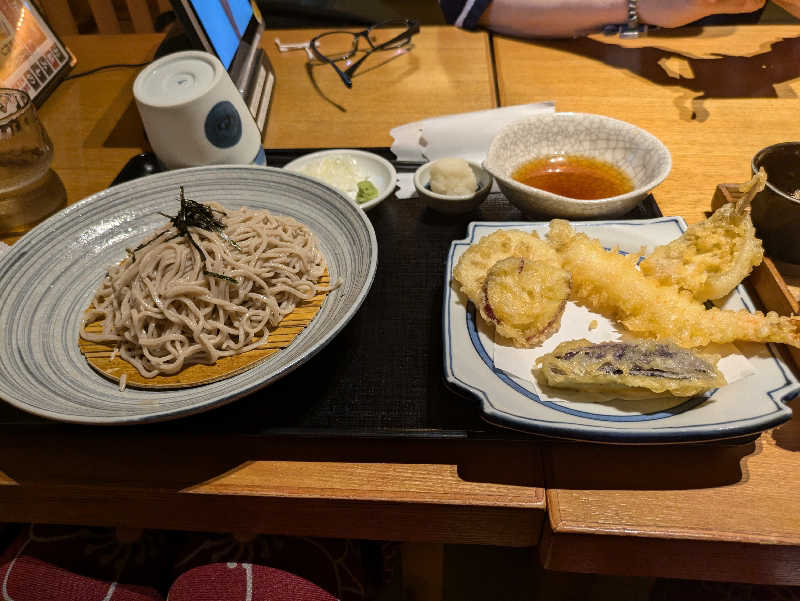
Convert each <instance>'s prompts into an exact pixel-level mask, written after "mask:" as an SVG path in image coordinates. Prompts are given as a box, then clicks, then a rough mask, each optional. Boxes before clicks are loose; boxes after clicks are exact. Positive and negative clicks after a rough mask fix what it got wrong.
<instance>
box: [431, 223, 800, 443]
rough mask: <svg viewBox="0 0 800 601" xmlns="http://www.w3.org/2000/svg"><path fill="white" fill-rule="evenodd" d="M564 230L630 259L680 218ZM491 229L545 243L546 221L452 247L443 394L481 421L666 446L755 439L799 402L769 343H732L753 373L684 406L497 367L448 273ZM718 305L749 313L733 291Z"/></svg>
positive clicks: (490, 345) (487, 338)
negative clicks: (597, 395)
mask: <svg viewBox="0 0 800 601" xmlns="http://www.w3.org/2000/svg"><path fill="white" fill-rule="evenodd" d="M572 225H573V227H574V228H575V229H576V230H577V231H579V232H585V233H587V234H588V235H589V236H592V237H593V238H597V239H598V240H600V241H601V242H602V244H603V246H605V247H606V248H612V247H615V246H618V247H619V249H620V251H622V252H630V253H638V252H639V251H640V249H641V248H642V247H643V246H644V247H646V248H648V249H652V248H653V247H655V246H658V245H661V244H665V243H667V242H669V241H670V240H672V239H674V238H676V237H677V236H679V235H680V234H681V233H682V232H684V231H685V230H686V222H685V221H684V220H683V219H682V218H680V217H660V218H657V219H646V220H629V221H625V220H618V221H584V222H580V221H575V222H573V223H572ZM498 229H519V230H524V231H530V232H536V233H538V234H539V236H540V237H542V238H544V237H545V235H546V233H547V231H548V229H549V224H548V223H547V222H536V223H531V222H514V223H498V222H472V223H470V225H469V228H468V230H467V237H466V238H465V239H463V240H455V241H453V243H452V244H451V246H450V252H449V254H448V258H447V264H446V267H445V281H444V305H443V312H444V315H443V319H442V333H443V341H444V372H445V378H446V380H447V383H448V384H449V385H450V386H451V387H453V388H455V389H457V390H458V391H459V392H461V393H463V394H465V395H466V396H468V397H470V398H471V399H475V400H477V401H478V403H479V405H480V408H481V412H482V416H483V418H484V419H485V420H486V421H488V422H491V423H493V424H496V425H499V426H504V427H507V428H512V429H515V430H524V431H528V432H532V433H535V434H541V435H545V436H552V437H557V438H566V439H571V440H583V441H593V442H609V443H617V444H620V443H636V444H643V443H652V444H665V443H679V442H680V443H682V442H701V441H710V440H722V439H732V438H739V437H744V436H754V435H756V434H758V433H759V432H762V431H764V430H767V429H769V428H773V427H775V426H777V425H779V424H781V423H783V422H785V421H787V420H789V419H790V418H791V416H792V410H791V409H790V408H789V407H788V406H787V403H788V402H789V401H790V400H792V399H793V398H795V397H798V396H800V381H798V379H797V377H796V376H795V375H794V373H793V372H792V370H791V369H790V368H789V366H788V365H787V364H786V362H785V361H784V359H783V357H782V355H781V353H780V351H779V350H778V348H777V347H776V345H773V344H760V343H746V342H742V343H740V344H737V348H738V350H739V353H740V354H741V355H742V356H743V357H745V358H746V360H747V361H748V362H749V364H750V367H751V368H752V373H751V374H750V375H747V376H745V377H743V378H741V379H739V380H736V381H732V382H731V383H729V384H727V385H725V386H722V387H720V388H717V389H714V390H710V391H708V392H706V393H704V394H702V395H699V396H696V397H693V398H690V399H684V398H675V399H647V400H645V401H618V400H611V401H607V402H601V401H598V400H597V399H593V398H591V397H589V396H588V395H586V396H584V395H582V394H581V393H572V392H571V391H559V390H557V389H550V390H548V391H545V390H542V389H541V387H539V386H538V385H537V384H536V383H534V382H533V381H531V380H529V379H527V378H525V379H523V378H521V377H519V375H515V374H512V373H510V372H507V371H505V370H503V369H501V368H498V366H497V365H495V361H494V357H495V354H494V353H495V350H494V348H495V347H494V340H493V336H492V334H493V332H492V331H491V328H487V327H485V324H484V322H482V321H481V320H480V318H476V316H475V311H474V307H473V305H472V303H470V302H469V301H468V300H467V299H466V296H464V295H463V294H461V293H459V292H458V291H457V289H456V288H457V286H456V285H454V284H453V282H452V274H453V267H454V266H455V265H456V264H457V263H458V260H459V258H460V257H461V255H462V254H463V253H464V252H465V251H466V250H467V248H469V246H470V244H472V243H474V242H476V241H477V240H479V239H480V238H482V237H484V236H486V235H488V234H490V233H492V232H494V231H497V230H498ZM721 308H723V309H734V310H747V311H749V312H751V313H752V312H753V311H755V303H754V301H753V299H752V298H751V297H750V295H749V293H748V292H747V289H746V288H745V287H744V286H743V285H739V286H738V287H736V288H735V289H734V290H733V292H731V294H730V295H729V296H728V297H726V299H725V302H724V303H723V304H722V305H721ZM584 319H585V320H586V323H585V324H581V327H585V328H586V330H587V331H589V330H591V329H592V325H591V324H590V321H589V320H590V319H591V314H590V313H587V314H586V315H585V316H584ZM556 336H558V334H556ZM587 337H589V336H587ZM512 352H516V351H512ZM519 352H525V351H524V350H521V351H519ZM531 367H532V366H531Z"/></svg>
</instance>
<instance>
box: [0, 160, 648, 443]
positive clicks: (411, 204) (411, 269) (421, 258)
mask: <svg viewBox="0 0 800 601" xmlns="http://www.w3.org/2000/svg"><path fill="white" fill-rule="evenodd" d="M314 150H319V149H292V150H272V151H270V150H267V163H268V164H269V165H270V166H277V167H280V166H282V165H284V164H286V163H288V162H289V161H291V160H293V159H295V158H297V157H298V156H301V155H303V154H306V153H307V152H312V151H314ZM363 150H368V151H371V152H375V153H377V154H380V155H381V156H384V157H385V158H387V159H388V160H390V161H391V162H392V163H393V164H394V165H395V167H396V169H397V171H398V172H399V173H403V172H406V173H407V172H412V171H414V170H415V169H416V168H417V167H418V166H419V165H418V164H414V163H403V162H398V161H396V160H395V159H394V155H393V154H392V153H391V151H389V149H388V148H365V149H363ZM160 170H161V169H160V167H159V165H158V163H157V161H156V160H155V157H154V155H152V154H141V155H137V156H135V157H133V158H132V159H131V160H130V161H129V162H128V164H127V165H126V166H125V167H124V168H123V170H122V171H121V172H120V173H119V175H118V176H117V177H116V178H115V179H114V181H113V182H110V183H111V184H112V185H113V184H118V183H121V182H123V181H127V180H131V179H135V178H137V177H143V176H146V175H150V174H152V173H156V172H158V171H160ZM368 215H369V218H370V220H371V221H372V224H373V226H374V228H375V234H376V236H377V239H378V247H379V249H378V271H377V274H376V277H375V281H374V284H373V286H372V289H371V290H370V293H369V295H368V296H367V299H366V300H365V302H364V304H363V306H362V307H361V309H360V310H359V312H358V313H357V314H356V316H355V317H354V318H353V319H352V321H351V322H350V323H349V324H348V325H347V326H346V327H345V328H344V330H342V332H341V333H340V334H339V335H338V336H337V337H336V338H335V339H334V340H333V341H332V342H331V343H330V344H329V345H328V346H327V347H326V348H325V349H323V350H322V351H321V352H320V353H319V354H318V355H316V356H315V357H314V358H313V359H312V360H310V361H309V362H308V363H306V364H304V365H302V366H301V367H299V368H298V369H297V370H295V371H294V372H292V373H290V374H289V375H287V376H286V377H284V378H282V379H281V380H279V381H278V382H275V383H274V384H272V385H270V386H268V387H267V388H264V389H262V390H260V391H258V392H257V393H255V394H253V395H251V396H249V397H247V398H244V399H241V400H239V401H236V402H234V403H231V404H229V405H226V406H224V407H221V408H219V409H215V410H212V411H209V412H206V413H203V414H199V415H195V416H191V417H187V418H183V419H180V420H176V421H171V422H164V423H160V424H151V425H146V426H125V427H124V428H148V429H157V430H159V431H165V430H166V431H175V432H186V433H190V432H193V431H214V432H217V433H225V432H230V433H241V434H262V435H263V434H274V435H298V436H325V437H331V436H351V437H435V438H441V437H466V436H470V437H488V438H501V437H502V438H527V437H528V436H529V435H526V434H524V433H519V432H515V431H512V430H505V429H502V428H499V427H496V426H493V425H491V424H489V423H487V422H485V421H483V420H482V419H481V412H480V408H479V406H478V403H477V401H475V400H473V399H471V398H467V397H464V396H462V395H460V394H458V393H456V392H455V391H453V390H451V389H449V388H448V387H447V385H446V384H445V381H444V377H443V370H442V360H443V347H442V331H441V328H442V294H443V290H442V286H443V282H444V268H445V261H446V256H447V252H448V249H449V248H450V243H451V242H452V241H453V240H456V239H462V238H463V237H464V236H465V234H466V230H467V225H468V224H469V222H471V221H525V220H526V219H525V218H524V217H523V215H522V213H521V212H520V211H519V210H518V209H517V208H516V207H514V206H513V205H512V204H510V203H509V202H508V201H507V200H506V199H505V197H504V196H503V195H502V194H499V193H498V194H495V193H493V194H491V195H490V196H489V198H488V199H487V200H486V201H485V202H484V203H483V204H482V205H481V206H480V207H479V208H478V209H477V210H476V211H474V212H472V213H469V214H466V215H459V216H444V215H441V214H439V213H436V212H435V211H432V210H430V209H427V208H426V207H425V206H424V205H423V203H422V201H421V200H420V199H419V198H417V197H412V198H408V199H398V198H389V199H387V200H386V201H384V202H383V203H381V204H380V205H378V206H377V207H375V208H374V209H372V210H370V211H369V213H368ZM660 216H661V211H660V210H659V208H658V205H657V204H656V202H655V200H654V199H653V197H652V196H649V197H647V198H646V199H645V200H644V201H643V202H642V203H641V204H640V205H639V206H637V207H636V208H635V209H634V210H633V211H631V213H629V214H628V215H626V216H625V218H628V219H648V218H652V217H660ZM0 426H3V427H6V428H9V427H13V426H18V427H34V428H42V427H52V428H63V429H75V428H80V427H85V426H72V425H67V424H59V423H54V422H48V421H46V420H43V419H41V418H38V417H35V416H32V415H29V414H26V413H23V412H21V411H19V410H17V409H15V408H13V407H11V406H10V405H7V404H5V403H0Z"/></svg>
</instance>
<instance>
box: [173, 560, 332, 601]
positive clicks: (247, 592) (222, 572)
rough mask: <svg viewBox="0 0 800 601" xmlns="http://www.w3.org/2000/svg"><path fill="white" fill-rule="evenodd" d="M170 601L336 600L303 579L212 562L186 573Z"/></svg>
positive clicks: (256, 567)
mask: <svg viewBox="0 0 800 601" xmlns="http://www.w3.org/2000/svg"><path fill="white" fill-rule="evenodd" d="M168 599H169V601H229V600H230V601H234V600H235V601H259V600H262V599H269V601H336V598H335V597H334V596H333V595H331V594H330V593H327V592H325V591H324V590H322V589H321V588H319V587H318V586H316V585H315V584H312V583H310V582H309V581H308V580H304V579H303V578H300V577H299V576H295V575H294V574H290V573H288V572H284V571H282V570H276V569H275V568H268V567H266V566H261V565H254V564H250V563H212V564H209V565H205V566H200V567H197V568H193V569H191V570H189V571H188V572H185V573H184V574H182V575H181V576H180V577H179V578H178V579H177V580H176V581H175V582H174V583H173V584H172V587H171V588H170V589H169V595H168Z"/></svg>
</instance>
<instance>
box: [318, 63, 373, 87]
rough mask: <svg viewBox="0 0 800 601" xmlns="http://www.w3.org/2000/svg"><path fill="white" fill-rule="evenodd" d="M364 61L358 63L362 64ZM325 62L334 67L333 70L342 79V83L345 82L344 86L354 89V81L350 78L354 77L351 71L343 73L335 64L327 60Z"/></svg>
mask: <svg viewBox="0 0 800 601" xmlns="http://www.w3.org/2000/svg"><path fill="white" fill-rule="evenodd" d="M363 60H364V59H363V58H362V59H361V60H359V61H358V63H360V62H361V61H363ZM325 62H327V63H328V64H329V65H330V66H331V67H333V69H334V70H335V71H336V73H338V74H339V77H341V78H342V81H343V82H344V85H346V86H347V87H348V88H352V87H353V80H352V79H350V76H351V75H352V72H351V71H350V69H347V71H342V70H341V69H340V68H339V67H338V66H337V65H336V63H335V62H333V61H331V60H326V61H325ZM358 63H356V66H358Z"/></svg>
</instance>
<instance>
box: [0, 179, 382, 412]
mask: <svg viewBox="0 0 800 601" xmlns="http://www.w3.org/2000/svg"><path fill="white" fill-rule="evenodd" d="M377 260H378V247H377V241H376V238H375V232H374V230H373V228H372V225H371V223H370V221H369V219H368V218H367V217H366V215H365V213H364V212H363V211H362V210H361V209H360V208H359V207H358V205H357V204H356V203H355V202H354V201H352V200H350V199H348V198H347V197H345V196H344V195H342V194H340V193H339V192H337V191H336V190H334V189H332V188H331V187H329V186H326V185H325V184H323V183H321V182H319V181H317V180H315V179H312V178H309V177H306V176H304V175H301V174H297V173H293V172H290V171H286V170H283V169H276V168H270V167H257V166H234V165H225V166H208V167H196V168H190V169H180V170H175V171H168V172H165V173H159V174H155V175H150V176H147V177H144V178H141V179H137V180H134V181H131V182H126V183H123V184H120V185H117V186H113V187H111V188H108V189H106V190H103V191H102V192H99V193H97V194H94V195H92V196H90V197H88V198H85V199H84V200H82V201H80V202H78V203H76V204H74V205H71V206H69V207H67V208H66V209H64V210H63V211H61V212H59V213H57V214H55V215H53V216H52V217H50V218H49V219H47V220H46V221H44V222H42V223H41V224H39V225H37V226H36V227H35V228H33V229H32V230H31V231H30V232H28V233H27V234H25V236H23V237H22V238H21V239H20V240H19V241H18V242H17V243H16V244H14V245H13V246H12V248H11V250H10V251H8V252H7V253H6V254H4V255H3V256H2V257H1V258H0V331H1V332H3V336H2V337H0V399H2V400H5V401H6V402H8V403H10V404H11V405H14V406H15V407H18V408H20V409H22V410H25V411H28V412H30V413H33V414H35V415H39V416H42V417H46V418H49V419H53V420H58V421H64V422H71V423H82V424H133V423H146V422H155V421H163V420H167V419H175V418H179V417H183V416H186V415H190V414H193V413H198V412H201V411H205V410H209V409H212V408H215V407H219V406H221V405H224V404H227V403H229V402H232V401H234V400H236V399H239V398H241V397H243V396H246V395H248V394H250V393H252V392H255V391H256V390H258V389H260V388H262V387H264V386H267V385H268V384H270V383H272V382H274V381H275V380H277V379H279V378H281V377H282V376H284V375H286V374H288V373H289V372H291V371H292V370H293V369H295V368H296V367H298V366H300V365H302V364H303V363H305V362H306V361H308V360H309V359H310V358H311V357H313V356H314V355H315V354H316V353H317V352H318V351H319V350H321V349H322V348H323V347H324V346H325V345H326V344H327V343H328V342H330V341H331V340H332V339H333V337H335V336H336V335H337V334H338V333H339V332H340V331H341V330H342V328H343V327H344V326H345V325H346V324H347V323H348V322H349V321H350V319H351V318H352V317H353V315H355V313H356V312H357V311H358V309H359V308H360V306H361V304H362V302H363V300H364V298H365V297H366V295H367V293H368V292H369V289H370V287H371V285H372V281H373V279H374V276H375V270H376V268H377Z"/></svg>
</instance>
